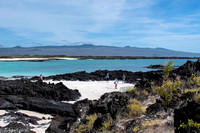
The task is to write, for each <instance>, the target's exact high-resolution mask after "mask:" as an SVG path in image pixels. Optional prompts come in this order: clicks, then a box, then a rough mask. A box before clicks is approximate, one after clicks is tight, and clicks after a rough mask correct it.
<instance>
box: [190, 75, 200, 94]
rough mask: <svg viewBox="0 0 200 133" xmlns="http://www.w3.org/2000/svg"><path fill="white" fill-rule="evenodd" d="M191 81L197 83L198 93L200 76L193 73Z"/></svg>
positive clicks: (193, 83)
mask: <svg viewBox="0 0 200 133" xmlns="http://www.w3.org/2000/svg"><path fill="white" fill-rule="evenodd" d="M189 83H190V84H192V85H196V86H197V87H198V89H197V90H196V94H197V93H198V92H199V87H200V77H197V76H196V75H195V74H192V76H191V78H190V80H189Z"/></svg>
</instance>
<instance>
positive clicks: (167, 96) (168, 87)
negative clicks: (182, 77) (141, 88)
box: [152, 80, 185, 105]
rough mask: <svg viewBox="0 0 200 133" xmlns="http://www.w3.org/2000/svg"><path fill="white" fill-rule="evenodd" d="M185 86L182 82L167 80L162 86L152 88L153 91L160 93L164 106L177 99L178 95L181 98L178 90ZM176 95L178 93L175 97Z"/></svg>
mask: <svg viewBox="0 0 200 133" xmlns="http://www.w3.org/2000/svg"><path fill="white" fill-rule="evenodd" d="M184 85H185V83H183V82H181V81H175V82H172V81H171V80H167V81H164V82H163V84H162V86H152V90H153V92H156V93H158V95H159V96H160V97H161V98H162V99H163V104H164V105H169V104H170V102H171V101H172V99H173V98H175V99H176V98H177V97H176V95H178V96H179V97H180V96H181V94H180V93H178V91H177V89H178V88H180V87H181V86H184ZM174 93H176V95H174Z"/></svg>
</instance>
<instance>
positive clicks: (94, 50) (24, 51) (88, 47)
mask: <svg viewBox="0 0 200 133" xmlns="http://www.w3.org/2000/svg"><path fill="white" fill-rule="evenodd" d="M0 55H65V56H144V57H151V56H153V57H200V53H192V52H182V51H175V50H170V49H166V48H160V47H158V48H140V47H130V46H125V47H117V46H104V45H93V44H82V45H74V46H73V45H72V46H69V45H62V46H37V47H21V46H16V47H12V48H0Z"/></svg>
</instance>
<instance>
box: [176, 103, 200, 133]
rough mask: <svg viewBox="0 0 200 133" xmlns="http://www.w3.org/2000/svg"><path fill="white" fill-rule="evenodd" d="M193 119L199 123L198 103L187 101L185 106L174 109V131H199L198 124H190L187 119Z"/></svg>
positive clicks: (182, 132)
mask: <svg viewBox="0 0 200 133" xmlns="http://www.w3.org/2000/svg"><path fill="white" fill-rule="evenodd" d="M190 120H191V121H193V122H194V123H195V122H196V123H198V124H200V103H197V102H195V101H191V102H189V103H188V104H187V105H186V106H185V107H182V108H180V109H175V110H174V127H175V132H176V133H186V132H189V133H191V132H194V133H197V132H200V129H199V126H198V125H197V124H196V126H197V127H195V126H194V125H193V124H192V122H191V123H190V125H189V124H188V121H190ZM183 123H184V124H185V125H187V126H186V127H182V126H180V125H181V124H183Z"/></svg>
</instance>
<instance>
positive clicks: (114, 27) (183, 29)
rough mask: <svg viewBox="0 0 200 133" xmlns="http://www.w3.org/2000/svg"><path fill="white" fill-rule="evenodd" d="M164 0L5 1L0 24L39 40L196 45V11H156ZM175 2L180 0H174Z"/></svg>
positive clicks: (198, 25)
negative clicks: (183, 12)
mask: <svg viewBox="0 0 200 133" xmlns="http://www.w3.org/2000/svg"><path fill="white" fill-rule="evenodd" d="M161 2H162V1H161V0H154V1H152V0H142V1H140V0H99V1H94V0H80V1H74V0H67V1H66V0H58V1H55V0H28V1H27V0H19V1H16V0H1V1H0V28H6V29H9V31H11V32H13V34H15V35H16V36H17V37H22V38H23V37H24V38H26V39H30V40H31V41H30V42H38V43H40V42H41V43H44V42H46V43H51V44H54V43H61V44H62V43H63V44H64V43H73V42H93V43H94V44H103V45H104V44H105V45H109V44H110V45H111V44H115V45H123V44H124V45H127V44H128V45H130V44H133V45H134V46H141V47H142V46H149V47H166V48H167V47H169V48H172V49H173V47H174V48H175V47H177V48H178V47H179V46H180V44H184V46H185V47H187V46H186V43H190V44H192V45H194V46H197V44H199V41H198V40H199V38H198V35H199V31H200V23H199V22H200V15H199V14H198V13H197V12H194V13H191V14H189V15H184V14H180V13H179V14H177V15H176V14H170V15H171V17H169V16H167V15H168V14H167V13H168V12H167V10H165V9H163V10H162V11H159V10H158V11H157V10H156V6H158V4H159V3H161ZM176 4H178V1H174V2H173V3H172V5H174V6H175V5H176ZM159 12H162V13H161V14H164V15H166V16H162V15H160V14H159ZM62 40H67V41H69V42H64V41H62ZM0 41H1V40H0ZM0 43H1V42H0ZM137 44H138V45H137ZM148 44H149V45H148ZM177 48H176V49H177ZM185 49H186V50H187V48H185ZM195 50H196V49H193V50H191V51H195ZM196 51H197V50H196Z"/></svg>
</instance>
